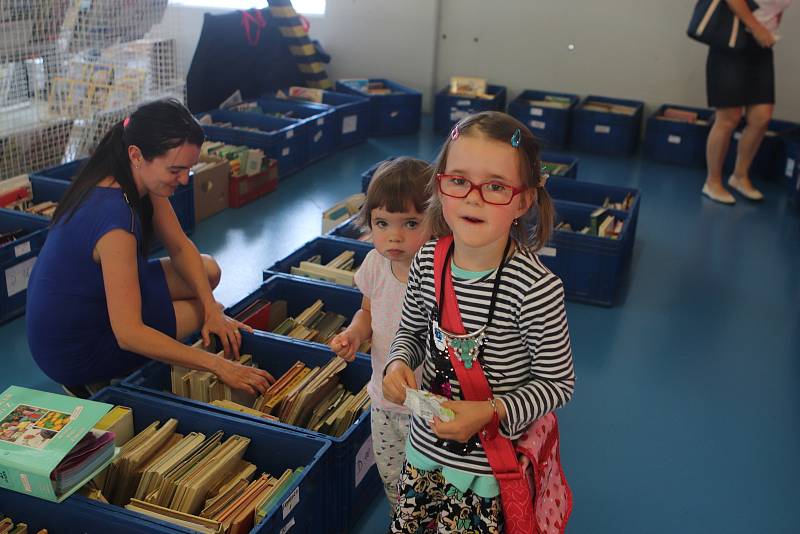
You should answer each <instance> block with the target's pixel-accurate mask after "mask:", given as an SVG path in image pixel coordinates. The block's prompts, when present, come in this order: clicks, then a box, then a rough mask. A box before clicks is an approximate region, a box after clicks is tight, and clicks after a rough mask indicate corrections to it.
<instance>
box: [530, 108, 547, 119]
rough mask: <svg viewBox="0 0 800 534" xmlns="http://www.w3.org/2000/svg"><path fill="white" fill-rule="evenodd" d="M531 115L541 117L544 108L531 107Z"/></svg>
mask: <svg viewBox="0 0 800 534" xmlns="http://www.w3.org/2000/svg"><path fill="white" fill-rule="evenodd" d="M531 115H533V116H534V117H541V116H542V115H544V110H543V109H542V108H531Z"/></svg>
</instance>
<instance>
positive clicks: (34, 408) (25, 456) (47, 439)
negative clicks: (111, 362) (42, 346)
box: [0, 386, 115, 502]
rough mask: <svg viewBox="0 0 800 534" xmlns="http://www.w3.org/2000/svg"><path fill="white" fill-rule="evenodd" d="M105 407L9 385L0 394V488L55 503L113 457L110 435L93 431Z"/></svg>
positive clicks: (88, 478) (109, 406)
mask: <svg viewBox="0 0 800 534" xmlns="http://www.w3.org/2000/svg"><path fill="white" fill-rule="evenodd" d="M111 408H112V406H111V405H109V404H105V403H101V402H94V401H90V400H85V399H78V398H74V397H68V396H65V395H57V394H55V393H47V392H44V391H36V390H32V389H27V388H22V387H18V386H11V387H9V388H8V389H7V390H6V391H5V392H4V393H3V394H2V396H0V487H1V488H5V489H9V490H13V491H18V492H20V493H27V494H29V495H33V496H35V497H40V498H42V499H47V500H49V501H56V502H61V501H62V500H63V499H65V498H66V497H68V496H69V495H71V494H72V493H73V492H74V491H75V490H77V489H78V488H79V487H81V486H82V485H83V484H84V483H86V482H87V481H88V480H90V479H91V478H92V477H94V476H95V475H96V474H97V473H98V472H100V471H101V470H102V469H103V468H104V467H105V466H106V465H108V463H109V462H110V461H111V460H112V459H113V457H114V451H115V449H114V433H113V432H106V431H101V430H93V428H94V427H95V425H96V424H97V422H98V421H99V420H100V419H101V418H102V417H103V416H104V415H105V414H106V412H108V411H109V410H110V409H111Z"/></svg>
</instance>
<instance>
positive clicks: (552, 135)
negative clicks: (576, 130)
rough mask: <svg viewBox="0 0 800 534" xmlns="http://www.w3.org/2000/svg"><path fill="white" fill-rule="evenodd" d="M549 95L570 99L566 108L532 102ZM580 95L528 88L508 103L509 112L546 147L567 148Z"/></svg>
mask: <svg viewBox="0 0 800 534" xmlns="http://www.w3.org/2000/svg"><path fill="white" fill-rule="evenodd" d="M548 96H556V97H559V98H567V99H569V106H568V107H566V108H563V109H562V108H550V107H545V106H537V105H536V104H532V103H531V100H545V98H547V97H548ZM578 100H579V97H578V95H573V94H570V93H555V92H551V91H536V90H533V89H526V90H525V91H522V93H520V95H519V96H518V97H517V98H515V99H514V100H512V101H511V103H510V104H509V105H508V114H509V115H511V116H512V117H515V118H516V119H517V120H518V121H520V122H521V123H522V124H524V125H525V126H527V127H528V129H530V131H531V132H532V133H533V135H535V136H536V137H537V138H539V139H540V140H541V141H542V144H543V145H544V146H545V147H548V148H550V147H552V148H565V147H566V146H567V144H569V134H570V128H571V126H572V110H573V108H574V107H575V106H576V105H577V103H578Z"/></svg>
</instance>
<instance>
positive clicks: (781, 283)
mask: <svg viewBox="0 0 800 534" xmlns="http://www.w3.org/2000/svg"><path fill="white" fill-rule="evenodd" d="M438 142H439V140H438V138H436V137H435V136H433V135H432V134H431V133H430V123H429V122H427V121H426V122H423V129H422V131H421V133H420V134H419V135H415V136H403V137H393V138H378V139H370V140H369V141H368V142H367V143H365V144H362V145H360V146H358V147H354V148H350V149H347V150H345V151H343V152H341V153H339V154H337V155H335V156H333V157H330V158H327V159H325V160H323V161H322V162H320V163H317V164H315V165H313V166H311V167H309V168H307V169H305V170H304V171H302V172H301V173H299V174H297V175H295V176H292V177H290V178H288V179H287V180H286V181H284V182H281V184H280V186H279V188H278V191H277V192H275V193H273V194H271V195H269V196H267V197H265V198H263V199H260V200H258V201H257V202H254V203H253V204H250V205H248V206H246V207H244V208H241V209H238V210H227V211H225V212H223V213H222V214H220V215H217V216H215V217H214V218H212V219H210V220H207V221H204V222H203V223H201V224H200V225H199V226H198V228H197V230H196V232H195V233H194V235H193V236H192V237H193V239H194V241H195V242H196V243H197V245H198V247H199V248H200V249H201V250H202V251H203V252H206V253H210V254H212V255H214V256H215V257H216V258H217V259H218V260H219V263H220V264H221V266H222V269H223V280H222V283H221V285H220V287H219V289H218V290H217V292H216V294H217V298H218V299H219V300H220V301H221V302H223V303H224V304H226V305H229V304H232V303H234V302H236V301H238V300H239V299H241V298H242V297H244V296H245V295H247V294H248V293H249V292H251V291H252V290H253V289H254V288H256V287H257V286H258V284H259V282H260V280H261V269H262V268H263V267H265V266H267V265H270V264H272V263H273V262H274V261H276V260H278V259H280V258H282V257H284V256H286V255H287V254H288V253H290V252H291V251H293V250H294V249H296V248H297V247H299V246H300V245H301V244H303V243H304V242H305V241H307V240H309V239H311V238H313V237H315V236H317V235H318V234H319V232H320V215H321V212H322V211H323V210H324V209H325V208H327V207H329V206H330V205H331V204H333V203H334V202H336V201H338V200H340V199H341V198H343V197H345V196H347V195H349V194H351V193H353V192H356V191H358V190H359V189H360V183H361V181H360V173H361V172H362V171H363V170H364V169H366V168H367V167H368V166H369V165H370V164H372V163H374V162H375V161H378V160H380V159H382V158H383V157H385V156H389V155H396V154H410V155H417V156H419V157H422V158H431V157H433V156H434V155H435V152H436V148H437V144H438ZM579 156H580V158H581V160H580V168H579V171H578V176H579V179H580V180H582V181H594V182H602V183H607V184H614V185H624V186H632V187H637V188H640V189H641V191H642V206H641V212H640V217H639V226H638V230H637V241H636V246H635V248H634V256H633V264H632V268H631V276H630V279H629V282H628V284H627V287H626V288H625V290H624V291H623V295H622V296H621V299H620V302H619V303H618V304H617V305H616V306H615V307H613V308H610V309H609V308H598V307H592V306H586V305H581V304H576V303H572V302H570V303H568V304H567V310H568V317H569V323H570V328H571V333H572V341H573V350H574V357H575V367H576V373H577V376H578V381H577V387H576V390H575V397H574V399H573V401H572V402H571V403H570V404H569V405H568V406H567V407H566V408H565V409H563V410H561V411H560V413H559V417H560V423H561V439H562V444H561V455H562V461H563V463H564V467H565V470H566V472H567V477H568V480H569V483H570V485H571V486H572V490H573V492H574V494H575V508H574V512H573V515H572V519H571V521H570V524H569V528H568V530H567V531H568V532H569V533H591V534H598V533H613V534H617V533H636V534H638V533H653V534H657V533H664V534H674V533H677V532H681V533H718V532H719V533H754V532H757V533H762V532H763V533H783V532H786V533H789V532H797V531H798V526H797V525H798V524H800V507H797V500H798V496H800V491H798V489H797V487H798V484H799V483H800V482H798V481H800V321H799V320H798V319H800V313H799V312H800V215H798V213H796V212H794V211H793V210H792V209H790V207H789V206H788V205H787V203H786V201H785V193H784V191H783V188H782V184H778V183H771V182H757V185H758V186H759V187H761V188H762V189H763V191H764V192H765V194H766V197H767V198H766V201H764V202H763V203H761V204H752V203H748V202H746V201H743V200H740V201H739V203H738V204H737V205H736V206H734V207H727V206H722V205H718V204H713V203H711V202H710V201H708V200H705V199H703V198H701V195H700V187H701V185H702V182H703V178H704V173H703V171H701V170H696V169H685V168H681V167H673V166H668V165H659V164H655V163H652V162H649V161H646V160H643V159H641V158H639V157H636V158H633V159H611V158H604V157H599V156H591V155H584V154H580V155H579ZM23 321H24V319H18V320H16V321H13V322H11V323H9V324H6V325H3V326H2V327H0V339H2V342H3V346H4V347H5V350H4V354H5V364H4V365H3V372H2V375H1V376H0V391H1V390H3V389H5V388H6V387H7V386H8V385H10V384H18V385H23V386H27V387H33V388H39V389H47V390H53V391H56V386H55V384H54V383H52V382H51V381H50V380H49V379H47V378H46V377H45V376H44V375H42V373H41V372H40V371H39V370H38V369H37V368H36V366H35V365H34V363H33V362H32V360H31V357H30V353H29V351H28V348H27V343H26V340H25V335H24V322H23ZM363 507H364V510H365V511H364V515H363V517H362V519H361V521H360V523H359V524H358V525H357V527H356V528H355V529H354V530H353V532H356V533H359V534H373V533H380V532H384V531H385V529H386V526H387V524H388V506H387V505H386V503H385V501H384V499H383V498H382V497H381V496H376V498H375V500H374V502H372V503H366V502H365V503H363Z"/></svg>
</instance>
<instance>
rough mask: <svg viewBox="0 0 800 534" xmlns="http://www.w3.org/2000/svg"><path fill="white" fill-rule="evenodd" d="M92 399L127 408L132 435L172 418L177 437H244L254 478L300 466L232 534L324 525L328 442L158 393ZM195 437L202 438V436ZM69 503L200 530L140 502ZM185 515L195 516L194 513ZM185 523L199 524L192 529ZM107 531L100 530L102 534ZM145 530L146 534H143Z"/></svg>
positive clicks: (159, 525) (122, 391)
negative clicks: (132, 505)
mask: <svg viewBox="0 0 800 534" xmlns="http://www.w3.org/2000/svg"><path fill="white" fill-rule="evenodd" d="M153 363H156V362H153ZM159 365H163V364H159ZM92 398H93V400H97V401H100V402H105V403H108V404H113V405H117V406H125V407H127V408H130V409H131V412H132V416H133V431H134V433H135V434H138V433H139V432H141V431H143V430H144V429H145V428H146V427H148V426H149V425H151V424H152V423H154V422H160V423H161V426H159V428H163V426H164V425H165V424H166V423H167V420H168V419H170V418H174V419H175V420H177V427H176V428H175V432H176V433H177V434H181V435H183V436H186V435H187V434H189V433H191V432H199V433H202V434H204V435H205V437H206V438H211V437H212V436H213V435H214V434H215V433H216V432H222V437H221V438H220V439H221V440H222V441H223V442H224V441H225V440H227V439H228V438H230V437H232V436H240V437H243V438H246V439H248V440H249V443H247V444H246V445H247V446H246V449H245V451H244V455H243V456H242V460H244V461H245V462H249V463H251V464H253V465H255V471H254V473H253V479H254V480H255V479H258V478H259V475H261V474H262V473H267V474H269V475H271V476H273V477H276V478H277V477H281V475H283V474H284V473H285V471H286V470H287V469H292V470H296V469H298V468H300V469H301V470H302V471H301V472H299V473H296V474H295V475H294V476H293V477H292V479H291V482H290V483H289V485H288V487H286V488H284V491H282V493H281V494H280V497H278V498H277V499H276V500H275V501H273V502H272V503H270V504H269V505H268V506H267V507H266V515H265V517H264V518H263V519H262V520H261V521H260V522H258V523H257V524H254V521H253V519H254V514H253V512H250V513H249V514H248V515H249V519H244V521H243V522H241V523H240V524H239V526H238V527H237V529H239V530H238V531H241V532H249V533H251V534H256V533H271V534H272V533H274V534H278V533H279V532H287V531H291V532H307V533H311V532H319V531H320V530H321V528H322V526H323V525H324V519H323V518H321V517H320V514H319V510H320V508H321V507H323V506H324V498H325V494H324V491H325V484H327V483H328V480H327V473H326V469H327V466H328V462H329V459H328V455H329V448H330V442H329V441H327V440H324V439H319V438H316V437H314V436H310V435H308V434H301V433H299V432H291V431H287V430H284V429H282V428H279V427H277V426H276V425H265V424H260V423H257V422H254V421H249V420H246V419H244V418H241V417H234V416H232V415H229V414H226V413H221V412H219V411H214V410H210V409H204V408H205V407H203V408H201V407H199V406H195V405H190V404H188V403H186V402H174V401H172V400H169V399H167V398H164V396H162V395H157V394H153V395H144V394H142V393H140V392H137V391H134V390H132V389H130V388H127V387H124V386H115V387H110V388H106V389H104V390H102V391H100V392H99V393H97V394H96V395H95V396H94V397H92ZM200 438H201V439H203V438H202V436H201V437H200ZM239 465H240V466H241V465H242V464H239ZM211 467H213V466H206V471H207V470H208V469H209V468H211ZM240 469H241V467H240ZM251 469H252V468H251ZM213 482H214V484H217V485H219V484H221V483H224V481H223V480H217V479H215V480H213ZM212 487H213V484H211V485H209V486H202V487H200V488H199V489H200V490H201V491H208V490H209V489H212ZM73 499H75V500H80V501H82V504H85V505H87V506H91V507H93V508H94V509H95V510H96V511H97V513H98V514H107V513H109V512H114V513H116V514H117V515H118V516H119V517H120V518H122V520H123V521H134V520H135V521H142V520H144V519H145V518H147V519H149V520H150V521H151V522H153V523H155V525H156V526H155V528H153V531H155V532H159V531H160V532H196V531H198V530H200V531H203V530H202V528H201V526H202V523H201V522H197V521H196V520H195V519H193V518H191V521H189V519H190V518H187V517H186V516H180V515H178V514H173V516H174V517H177V518H178V519H179V520H185V521H187V522H186V523H183V524H182V525H181V524H177V523H175V522H168V521H167V520H166V518H164V516H163V515H161V516H159V515H157V514H154V513H152V512H151V510H152V507H147V506H146V505H144V504H140V505H139V508H138V509H139V510H141V512H140V511H134V510H130V509H127V508H123V507H122V506H121V505H120V506H117V505H115V504H107V503H103V502H100V501H97V500H90V499H88V498H87V497H84V496H83V495H76V496H73ZM113 500H114V499H112V502H113ZM123 500H127V497H124V498H123ZM202 502H205V500H203V501H202ZM201 507H202V503H201ZM166 513H171V512H166ZM189 513H192V514H198V513H199V511H198V512H194V511H192V512H189ZM238 521H239V520H237V523H238ZM191 525H201V526H197V527H195V528H192V526H191ZM207 528H210V529H211V530H208V532H212V531H213V527H210V526H209V527H207ZM109 531H110V530H106V532H109ZM143 531H144V530H143ZM147 531H148V532H149V530H147Z"/></svg>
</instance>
